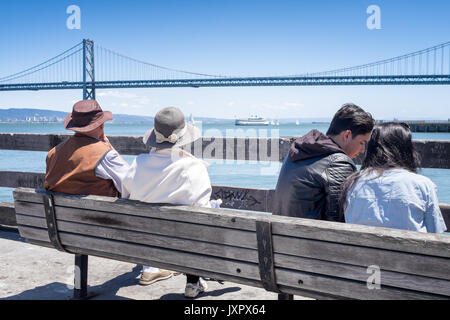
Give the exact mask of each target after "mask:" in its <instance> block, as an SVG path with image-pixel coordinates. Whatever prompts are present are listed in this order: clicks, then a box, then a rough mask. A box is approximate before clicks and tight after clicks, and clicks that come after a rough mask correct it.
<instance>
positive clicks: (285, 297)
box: [278, 293, 294, 300]
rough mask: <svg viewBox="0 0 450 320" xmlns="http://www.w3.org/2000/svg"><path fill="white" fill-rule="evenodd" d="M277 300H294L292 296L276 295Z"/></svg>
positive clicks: (285, 294)
mask: <svg viewBox="0 0 450 320" xmlns="http://www.w3.org/2000/svg"><path fill="white" fill-rule="evenodd" d="M278 300H294V295H292V294H287V293H280V294H278Z"/></svg>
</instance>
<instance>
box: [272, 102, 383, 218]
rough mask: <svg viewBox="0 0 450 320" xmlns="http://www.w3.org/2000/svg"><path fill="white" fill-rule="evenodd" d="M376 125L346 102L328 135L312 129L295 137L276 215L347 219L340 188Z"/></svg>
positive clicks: (283, 171)
mask: <svg viewBox="0 0 450 320" xmlns="http://www.w3.org/2000/svg"><path fill="white" fill-rule="evenodd" d="M374 124H375V121H374V120H373V118H372V116H371V115H370V114H369V113H367V112H365V111H364V110H363V109H361V108H360V107H358V106H356V105H354V104H345V105H344V106H342V108H341V109H339V111H338V112H337V113H336V114H335V115H334V117H333V120H332V121H331V124H330V127H329V129H328V131H327V134H326V135H324V134H323V133H321V132H319V131H318V130H312V131H310V132H309V133H307V134H306V135H304V136H302V137H300V138H298V139H297V140H295V141H294V142H293V143H292V144H291V146H290V150H289V153H288V155H287V156H286V159H285V160H284V163H283V166H282V168H281V171H280V175H279V177H278V183H277V187H276V190H275V197H274V202H273V208H272V209H273V210H272V212H273V214H275V215H282V216H290V217H298V218H310V219H320V220H329V221H339V222H344V217H343V216H340V215H339V196H340V192H341V188H342V185H343V183H344V181H345V180H346V179H347V177H348V176H350V175H351V174H352V173H353V172H355V171H356V166H355V163H354V162H353V160H352V159H354V158H356V157H357V156H358V155H359V154H360V153H363V152H364V151H365V145H366V143H367V141H368V140H369V138H370V134H371V132H372V129H373V127H374Z"/></svg>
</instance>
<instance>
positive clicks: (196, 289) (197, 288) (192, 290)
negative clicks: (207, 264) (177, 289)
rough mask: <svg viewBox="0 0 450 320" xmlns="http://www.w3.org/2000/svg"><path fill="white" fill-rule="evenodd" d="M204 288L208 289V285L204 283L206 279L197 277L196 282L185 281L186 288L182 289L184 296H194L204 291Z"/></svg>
mask: <svg viewBox="0 0 450 320" xmlns="http://www.w3.org/2000/svg"><path fill="white" fill-rule="evenodd" d="M206 289H208V285H207V284H206V281H205V280H203V279H202V278H199V279H198V282H197V283H196V284H194V283H187V284H186V289H185V290H184V296H185V297H187V298H195V297H196V296H198V295H199V294H200V293H202V292H204V291H205V290H206Z"/></svg>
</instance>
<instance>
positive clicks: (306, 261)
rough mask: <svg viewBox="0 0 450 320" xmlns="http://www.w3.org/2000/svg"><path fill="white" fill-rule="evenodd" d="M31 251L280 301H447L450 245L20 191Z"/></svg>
mask: <svg viewBox="0 0 450 320" xmlns="http://www.w3.org/2000/svg"><path fill="white" fill-rule="evenodd" d="M14 201H15V211H16V219H17V225H18V228H19V232H20V235H21V236H22V237H24V238H26V239H27V241H28V242H29V243H32V244H35V245H40V246H46V247H51V248H57V249H59V250H61V251H66V252H69V253H73V254H75V263H76V265H77V267H78V268H79V272H76V274H75V290H74V297H75V298H86V297H87V296H88V292H87V257H88V256H89V255H93V256H98V257H104V258H110V259H115V260H120V261H125V262H131V263H136V264H145V265H151V266H155V267H161V268H166V269H170V270H174V271H180V272H185V273H190V274H196V275H200V276H203V277H210V278H214V279H220V280H224V281H230V282H234V283H239V284H244V285H250V286H254V287H260V288H261V287H262V288H265V289H266V290H269V291H273V292H278V293H279V298H280V299H292V298H293V295H301V296H306V297H312V298H316V299H449V298H450V237H449V236H448V235H436V234H423V233H419V232H412V231H402V230H395V229H386V228H375V227H367V226H360V225H351V224H344V223H334V222H327V221H316V220H309V219H297V218H289V217H280V216H272V215H267V214H253V213H245V212H240V211H232V210H225V209H206V208H195V207H186V206H173V205H166V204H149V203H143V202H139V201H131V200H125V199H116V198H108V197H99V196H72V195H64V194H56V193H51V192H46V191H44V190H36V189H27V188H18V189H15V190H14Z"/></svg>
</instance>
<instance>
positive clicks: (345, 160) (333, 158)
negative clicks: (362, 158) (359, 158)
mask: <svg viewBox="0 0 450 320" xmlns="http://www.w3.org/2000/svg"><path fill="white" fill-rule="evenodd" d="M328 159H329V161H330V166H333V165H337V164H339V165H342V164H344V165H348V166H351V167H353V168H354V169H356V164H355V162H354V161H353V160H352V159H351V158H350V157H349V156H348V155H346V154H345V153H342V152H338V153H333V154H330V155H329V156H328Z"/></svg>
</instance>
